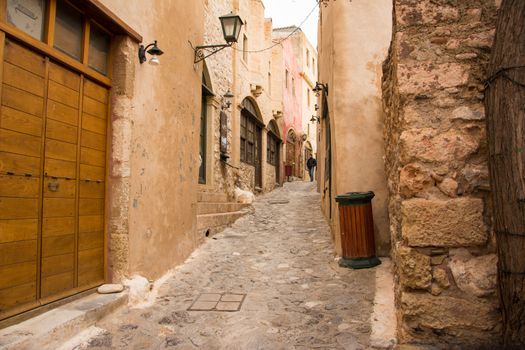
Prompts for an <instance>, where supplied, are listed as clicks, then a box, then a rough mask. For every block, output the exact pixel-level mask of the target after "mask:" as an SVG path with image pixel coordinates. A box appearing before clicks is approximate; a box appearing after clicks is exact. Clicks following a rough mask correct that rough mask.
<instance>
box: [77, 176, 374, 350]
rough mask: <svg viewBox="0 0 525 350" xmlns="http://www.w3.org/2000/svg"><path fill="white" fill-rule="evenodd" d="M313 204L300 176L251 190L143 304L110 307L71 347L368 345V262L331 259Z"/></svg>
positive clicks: (322, 224) (370, 303) (324, 230)
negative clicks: (247, 202)
mask: <svg viewBox="0 0 525 350" xmlns="http://www.w3.org/2000/svg"><path fill="white" fill-rule="evenodd" d="M319 205H320V201H319V194H318V193H317V192H316V191H315V186H314V183H310V182H294V183H287V184H286V185H285V187H284V188H280V189H278V190H276V191H274V192H272V193H270V194H267V195H264V196H261V197H258V199H257V200H256V202H255V203H254V208H255V212H254V213H253V214H249V215H246V216H245V217H243V218H241V219H240V220H238V221H237V222H236V223H235V224H234V225H233V227H231V228H229V229H227V230H226V231H224V232H223V233H221V234H218V235H216V236H215V237H213V238H212V239H208V241H207V242H206V243H205V244H203V245H202V246H201V247H200V248H199V249H197V250H196V251H195V253H194V254H193V255H192V256H191V258H189V259H188V260H187V261H186V263H185V264H184V265H182V266H180V267H179V268H178V269H176V270H175V273H174V274H173V276H172V277H170V279H169V280H168V281H167V282H166V283H165V284H164V285H163V286H162V287H161V288H160V290H159V293H158V296H157V299H156V301H155V303H154V304H153V305H151V306H149V307H145V308H132V309H123V310H120V311H119V312H118V313H116V314H114V315H111V316H110V317H109V318H107V319H105V320H104V321H103V322H101V323H100V324H97V327H98V328H100V329H101V330H100V333H99V334H98V335H97V336H95V337H92V338H91V339H90V340H89V341H86V342H84V343H83V344H81V345H79V346H77V347H76V348H77V349H83V348H89V349H108V348H115V349H163V348H174V349H197V348H199V349H207V350H212V349H230V350H233V349H250V350H251V349H271V350H277V349H366V348H368V347H369V338H370V333H371V324H370V318H371V313H372V311H373V302H374V290H375V270H373V269H369V270H350V269H343V268H340V267H339V266H338V265H337V262H336V261H335V260H334V256H333V253H332V244H331V240H330V237H329V235H330V234H329V228H328V226H327V225H326V223H325V220H324V219H323V217H322V215H321V212H320V210H319ZM223 293H230V295H223V296H222V298H223V299H222V301H221V302H219V303H218V304H217V301H218V299H219V298H221V295H222V294H223ZM243 295H246V296H245V297H244V299H243ZM199 296H200V300H199V301H198V302H197V303H195V304H194V302H195V301H196V300H197V299H198V298H199ZM225 301H226V302H225ZM238 301H241V302H242V305H240V310H239V311H238V312H236V311H234V312H227V310H237V309H238V307H239V303H238ZM206 308H209V309H213V310H210V311H191V310H189V309H206ZM221 310H222V311H221ZM224 310H226V311H224Z"/></svg>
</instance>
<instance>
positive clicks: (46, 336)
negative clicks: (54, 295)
mask: <svg viewBox="0 0 525 350" xmlns="http://www.w3.org/2000/svg"><path fill="white" fill-rule="evenodd" d="M127 303H128V293H127V291H124V292H122V293H118V294H97V293H93V294H90V295H88V296H86V297H83V298H80V299H78V300H75V301H73V302H71V303H68V304H64V305H61V306H59V307H57V308H56V309H53V310H51V311H48V312H45V313H43V314H41V315H39V316H36V317H33V318H31V319H29V320H27V321H24V322H21V323H19V324H16V325H14V326H11V327H7V328H4V329H1V330H0V348H1V349H3V350H11V349H12V350H14V349H16V350H26V349H27V350H30V349H56V348H58V346H59V345H60V344H61V343H63V342H64V340H66V339H69V338H71V337H73V336H75V335H76V334H77V333H80V332H81V331H83V330H84V329H87V328H89V327H91V326H93V325H94V324H95V323H96V322H98V321H99V320H100V319H102V318H103V317H105V316H107V315H109V314H110V313H112V312H114V311H115V310H116V309H118V308H119V307H121V306H124V305H127Z"/></svg>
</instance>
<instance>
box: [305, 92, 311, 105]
mask: <svg viewBox="0 0 525 350" xmlns="http://www.w3.org/2000/svg"><path fill="white" fill-rule="evenodd" d="M306 96H307V100H308V107H310V89H309V88H306Z"/></svg>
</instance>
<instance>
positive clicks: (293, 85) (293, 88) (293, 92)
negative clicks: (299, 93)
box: [292, 77, 295, 96]
mask: <svg viewBox="0 0 525 350" xmlns="http://www.w3.org/2000/svg"><path fill="white" fill-rule="evenodd" d="M292 95H293V96H295V78H294V77H292Z"/></svg>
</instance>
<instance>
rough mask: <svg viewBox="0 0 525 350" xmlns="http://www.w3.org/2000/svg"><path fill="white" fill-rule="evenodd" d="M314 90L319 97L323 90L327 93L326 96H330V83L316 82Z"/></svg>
mask: <svg viewBox="0 0 525 350" xmlns="http://www.w3.org/2000/svg"><path fill="white" fill-rule="evenodd" d="M312 91H313V92H314V93H315V95H316V96H317V97H319V96H320V95H321V92H323V91H324V93H325V94H326V96H328V84H323V83H320V82H316V83H315V87H314V88H313V89H312Z"/></svg>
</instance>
